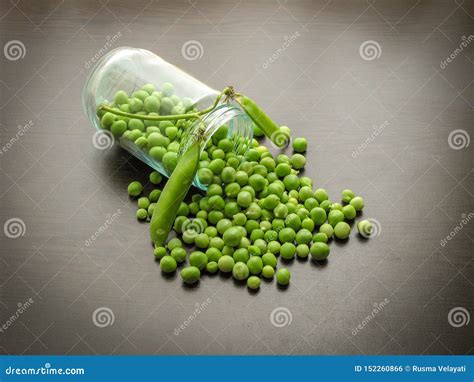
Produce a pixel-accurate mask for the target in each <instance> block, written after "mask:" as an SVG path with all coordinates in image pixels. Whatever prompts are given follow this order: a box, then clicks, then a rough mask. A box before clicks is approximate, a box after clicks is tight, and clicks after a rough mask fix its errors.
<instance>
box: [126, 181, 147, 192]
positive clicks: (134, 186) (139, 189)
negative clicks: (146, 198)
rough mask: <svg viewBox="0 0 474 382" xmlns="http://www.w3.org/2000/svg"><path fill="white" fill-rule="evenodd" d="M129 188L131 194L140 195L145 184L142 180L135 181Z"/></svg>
mask: <svg viewBox="0 0 474 382" xmlns="http://www.w3.org/2000/svg"><path fill="white" fill-rule="evenodd" d="M127 190H128V194H129V195H130V196H138V195H140V194H141V193H142V191H143V186H142V184H141V183H140V182H137V181H135V182H132V183H130V184H129V185H128V188H127Z"/></svg>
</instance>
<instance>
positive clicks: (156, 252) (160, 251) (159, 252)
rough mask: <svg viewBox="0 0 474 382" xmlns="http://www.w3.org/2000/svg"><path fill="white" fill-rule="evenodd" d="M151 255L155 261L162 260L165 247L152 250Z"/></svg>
mask: <svg viewBox="0 0 474 382" xmlns="http://www.w3.org/2000/svg"><path fill="white" fill-rule="evenodd" d="M153 255H154V256H155V258H156V259H157V260H161V259H162V258H163V256H165V255H166V248H165V247H156V248H155V249H154V250H153Z"/></svg>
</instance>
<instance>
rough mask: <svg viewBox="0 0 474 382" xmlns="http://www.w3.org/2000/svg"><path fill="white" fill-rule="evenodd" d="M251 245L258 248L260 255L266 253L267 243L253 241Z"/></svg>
mask: <svg viewBox="0 0 474 382" xmlns="http://www.w3.org/2000/svg"><path fill="white" fill-rule="evenodd" d="M253 245H255V246H256V247H258V248H259V249H260V252H261V253H266V252H267V242H266V241H265V240H263V239H257V240H255V242H254V243H253Z"/></svg>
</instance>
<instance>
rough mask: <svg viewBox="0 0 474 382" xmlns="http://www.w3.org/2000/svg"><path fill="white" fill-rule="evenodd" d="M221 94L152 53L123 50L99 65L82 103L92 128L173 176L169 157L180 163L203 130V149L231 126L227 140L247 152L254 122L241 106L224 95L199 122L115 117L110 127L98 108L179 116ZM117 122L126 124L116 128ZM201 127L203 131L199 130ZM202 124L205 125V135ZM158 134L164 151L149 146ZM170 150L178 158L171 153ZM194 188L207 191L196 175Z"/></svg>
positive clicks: (235, 149) (237, 151)
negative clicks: (181, 154) (217, 134)
mask: <svg viewBox="0 0 474 382" xmlns="http://www.w3.org/2000/svg"><path fill="white" fill-rule="evenodd" d="M117 92H119V94H120V95H118V94H117ZM219 94H220V92H219V91H217V90H214V89H212V88H210V87H209V86H207V85H205V84H203V83H202V82H200V81H198V80H197V79H195V78H194V77H192V76H191V75H189V74H188V73H186V72H184V71H182V70H181V69H179V68H177V67H176V66H174V65H172V64H170V63H169V62H167V61H165V60H163V59H162V58H161V57H159V56H157V55H155V54H154V53H152V52H150V51H147V50H144V49H137V48H130V47H120V48H117V49H114V50H112V51H111V52H109V53H108V54H106V55H104V56H103V57H102V58H101V59H100V60H99V61H98V62H97V63H96V65H95V67H94V68H93V70H92V71H91V73H90V75H89V77H88V79H87V81H86V84H85V86H84V90H83V94H82V103H83V107H84V110H85V112H86V114H87V116H88V118H89V120H90V122H91V124H92V126H93V127H95V128H96V129H97V130H98V131H102V132H103V133H104V134H107V135H108V136H109V137H110V138H113V142H117V141H118V142H119V144H120V145H121V146H122V147H123V148H125V149H126V150H127V151H129V152H130V153H131V154H132V155H134V156H135V157H137V158H138V159H140V160H141V161H143V162H144V163H146V164H148V165H149V166H150V167H152V168H153V169H155V170H157V171H159V172H160V173H161V174H163V175H165V176H167V177H169V176H170V174H171V172H172V170H173V167H172V165H169V164H168V163H167V162H170V161H167V160H166V159H169V158H171V159H174V161H175V162H176V161H177V160H179V155H180V153H182V152H183V150H184V149H185V148H186V147H187V146H188V145H189V144H190V143H191V142H192V141H193V140H194V139H195V138H196V137H195V134H197V132H198V130H199V134H201V141H202V144H201V151H202V150H204V149H205V147H206V145H207V144H208V142H209V140H210V139H211V137H212V135H213V134H214V133H215V132H216V131H217V130H218V129H219V128H220V127H222V126H226V127H227V138H228V139H230V140H231V141H232V142H233V143H234V145H233V152H234V153H235V154H237V155H244V154H245V152H246V150H247V149H248V148H249V147H250V145H251V141H252V138H253V124H252V121H251V120H250V118H249V117H248V116H247V114H246V113H245V111H244V110H242V108H241V107H240V105H238V104H237V103H234V102H232V101H229V100H226V99H225V98H224V97H223V98H224V100H223V101H222V100H221V101H219V102H218V103H217V104H216V105H215V106H216V107H215V108H214V109H213V110H212V111H211V112H209V113H207V114H204V115H203V116H201V118H199V119H176V118H177V117H173V118H174V119H172V120H171V119H170V120H169V121H160V122H158V121H150V120H140V119H135V118H129V117H125V116H120V115H113V117H114V119H113V120H112V118H111V119H110V121H109V122H110V123H109V124H108V123H107V122H108V119H107V117H109V116H107V117H105V118H103V116H104V114H105V112H103V111H99V112H98V106H99V105H104V104H105V105H109V106H110V107H112V108H113V109H114V110H116V111H122V112H126V113H132V114H141V115H155V116H159V115H161V116H164V115H170V116H179V115H181V114H186V113H195V112H196V111H199V110H203V109H206V108H210V107H212V106H213V105H214V104H215V102H216V98H217V97H218V96H219ZM147 98H149V99H148V100H147ZM122 99H126V100H127V102H125V101H121V100H122ZM156 99H157V100H158V102H157V101H156ZM121 102H122V103H121ZM116 121H123V122H118V123H116V124H115V125H114V123H115V122H116ZM173 126H174V128H173ZM198 126H201V127H200V128H199V129H198ZM202 126H205V129H204V131H203V130H202ZM169 127H171V129H168V128H169ZM154 132H155V133H160V134H158V135H157V134H155V136H154V137H153V140H154V141H155V138H156V137H157V136H158V137H159V139H158V141H159V145H160V148H152V147H150V142H149V141H147V139H146V138H148V137H149V136H150V135H151V134H153V133H154ZM161 141H163V142H161ZM169 152H172V153H175V154H168V155H166V153H169ZM171 162H173V161H171ZM193 185H194V186H196V187H198V188H200V189H202V190H205V189H206V188H207V185H205V184H202V183H201V182H200V180H199V178H198V176H197V175H196V177H195V179H194V182H193Z"/></svg>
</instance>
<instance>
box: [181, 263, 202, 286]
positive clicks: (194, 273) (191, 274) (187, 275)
mask: <svg viewBox="0 0 474 382" xmlns="http://www.w3.org/2000/svg"><path fill="white" fill-rule="evenodd" d="M180 274H181V278H182V279H183V281H184V282H185V283H186V284H194V283H196V282H198V281H199V279H200V278H201V271H200V270H199V268H196V267H193V266H190V267H185V268H183V269H182V270H181V273H180Z"/></svg>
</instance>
